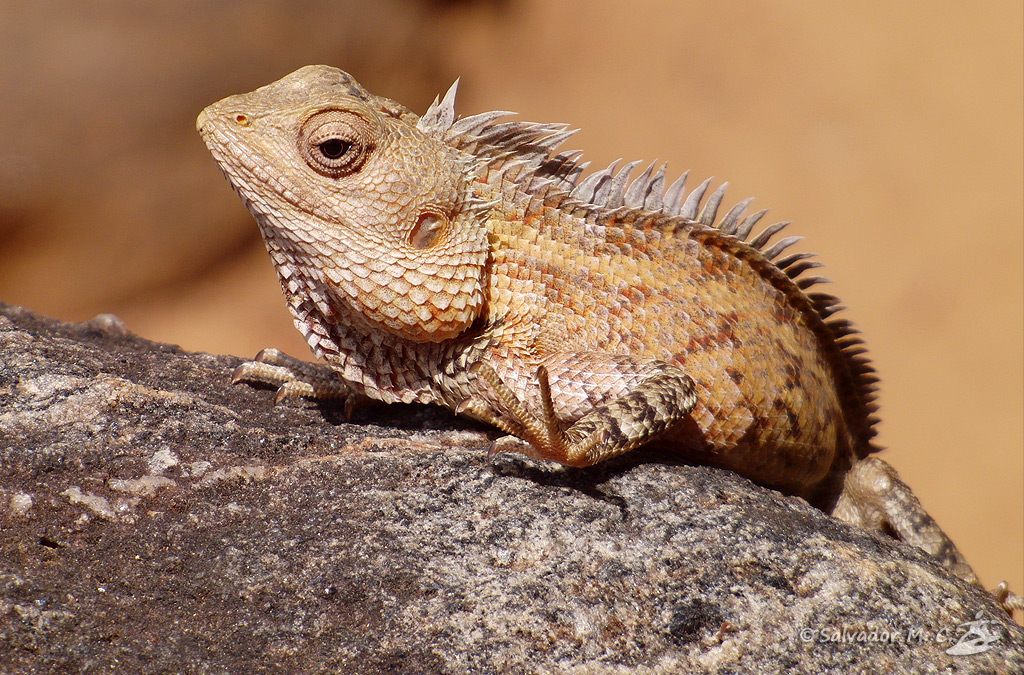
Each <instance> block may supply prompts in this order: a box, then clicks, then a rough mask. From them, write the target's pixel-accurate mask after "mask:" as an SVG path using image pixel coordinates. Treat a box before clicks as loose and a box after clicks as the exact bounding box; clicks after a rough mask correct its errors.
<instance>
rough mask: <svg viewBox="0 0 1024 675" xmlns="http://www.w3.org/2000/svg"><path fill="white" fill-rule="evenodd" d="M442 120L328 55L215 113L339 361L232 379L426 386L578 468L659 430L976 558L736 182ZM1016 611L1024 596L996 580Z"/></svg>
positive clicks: (281, 363) (515, 439) (330, 356)
mask: <svg viewBox="0 0 1024 675" xmlns="http://www.w3.org/2000/svg"><path fill="white" fill-rule="evenodd" d="M457 84H458V83H457V82H456V85H453V86H452V88H451V89H450V90H449V91H448V93H447V94H446V95H445V96H444V97H443V98H442V99H440V100H437V99H435V101H434V103H433V104H432V105H431V106H430V108H429V109H428V110H427V112H426V113H425V114H424V115H423V116H417V115H416V114H414V113H413V112H412V111H410V110H409V109H407V108H405V107H404V106H402V105H400V104H398V103H396V102H394V101H392V100H390V99H387V98H382V97H378V96H375V95H373V94H370V93H369V92H367V91H366V90H365V89H364V88H363V87H362V86H360V85H359V84H358V83H357V82H356V81H355V79H353V78H352V77H351V76H350V75H348V74H347V73H344V72H342V71H340V70H337V69H335V68H330V67H326V66H307V67H305V68H301V69H300V70H298V71H296V72H294V73H292V74H290V75H288V76H286V77H284V78H283V79H281V80H279V81H277V82H274V83H272V84H270V85H267V86H265V87H261V88H260V89H257V90H256V91H253V92H251V93H248V94H241V95H237V96H231V97H228V98H225V99H224V100H222V101H219V102H217V103H214V104H213V105H211V106H209V107H208V108H206V109H205V110H204V111H203V112H202V114H201V115H200V116H199V120H198V122H197V127H198V129H199V132H200V134H201V135H202V138H203V140H204V141H205V143H206V145H207V147H208V148H209V150H210V152H211V153H212V154H213V156H214V158H215V159H216V161H217V163H218V164H219V165H220V168H221V170H222V171H223V173H224V174H225V176H226V177H227V179H228V181H229V182H230V184H231V185H232V187H233V188H234V189H235V191H236V192H237V193H238V194H239V195H240V196H241V198H242V200H243V201H244V202H245V204H246V206H247V207H248V208H249V210H250V211H251V212H252V214H253V216H254V217H255V219H256V221H257V223H258V224H259V228H260V231H261V233H262V235H263V239H264V242H265V243H266V246H267V249H268V251H269V253H270V256H271V258H272V260H273V262H274V265H275V267H276V268H277V273H278V276H279V278H280V282H281V286H282V288H283V290H284V293H285V296H286V298H287V302H288V307H289V309H290V310H291V313H292V315H293V317H294V321H295V325H296V327H297V328H298V329H299V331H300V332H301V333H302V335H303V336H304V337H305V339H306V341H307V342H308V343H309V346H310V347H311V349H312V351H313V353H314V354H315V356H316V357H317V358H318V359H322V360H324V361H326V363H327V367H324V366H321V365H315V364H311V363H306V362H302V361H300V360H298V359H294V358H292V357H289V356H287V355H285V354H282V353H281V352H278V351H277V350H271V349H268V350H264V351H263V352H261V353H260V355H258V356H257V358H256V360H255V361H252V362H248V363H246V364H243V365H242V366H241V367H240V368H239V369H238V370H237V371H236V373H235V380H236V381H249V382H260V383H268V384H272V385H274V386H278V387H279V391H278V399H279V400H280V399H281V398H284V397H286V396H291V395H302V396H313V397H330V396H337V397H343V398H346V399H347V402H348V404H351V403H353V402H356V401H360V400H364V399H373V400H377V401H383V402H387V403H392V402H406V403H408V402H414V401H416V402H421V403H432V404H438V405H442V406H446V407H448V408H450V409H452V410H454V411H455V412H457V413H462V414H466V415H469V416H472V417H474V418H477V419H480V420H483V421H485V422H487V423H490V424H492V425H494V426H496V427H498V428H500V429H502V430H503V431H505V432H506V433H507V434H509V436H506V437H504V438H501V439H499V440H498V441H496V443H495V445H494V446H493V447H492V452H494V451H501V450H515V451H518V452H521V453H523V454H526V455H528V456H531V457H534V458H539V459H544V460H551V461H555V462H560V463H562V464H565V465H570V466H576V467H582V466H588V465H592V464H594V463H596V462H599V461H601V460H603V459H606V458H609V457H612V456H615V455H619V454H622V453H625V452H628V451H630V450H632V449H634V448H636V447H638V446H641V445H646V444H656V445H658V446H661V447H665V448H669V449H671V451H672V452H674V453H677V454H678V456H680V457H682V458H685V459H687V460H689V461H697V462H701V463H705V464H709V465H713V466H716V467H723V468H726V469H730V470H732V471H735V472H737V473H739V474H742V475H744V476H746V477H748V478H750V479H752V480H754V481H755V482H757V483H760V484H762V485H766V486H770V487H773V488H777V489H779V490H782V491H784V492H787V493H789V494H793V495H797V496H800V497H803V498H804V499H806V500H807V501H808V502H810V503H811V504H813V505H815V506H817V507H818V508H820V509H822V510H824V511H826V512H828V513H831V514H832V515H834V516H836V517H838V518H840V519H842V520H844V521H847V522H849V523H853V524H855V525H858V526H861V527H865V528H871V529H878V530H884V531H886V532H889V533H890V534H892V535H894V536H895V537H897V538H899V539H901V540H903V541H905V542H909V543H911V544H915V545H917V546H919V547H921V548H923V549H924V550H925V551H927V552H929V553H930V554H932V555H934V556H935V557H936V558H938V559H939V560H940V561H941V562H942V563H943V564H944V565H945V566H946V567H947V568H949V569H950V570H951V571H952V572H953V573H955V574H957V575H959V576H960V577H962V578H964V579H966V580H968V581H970V582H972V583H977V582H978V580H977V577H976V576H975V574H974V572H973V571H972V570H971V568H970V566H969V565H968V564H967V562H966V561H965V560H964V558H963V556H962V555H961V554H960V552H959V551H958V550H957V548H956V546H954V544H953V543H952V541H950V539H949V537H947V536H946V535H945V533H944V532H943V531H942V530H941V529H940V528H939V526H938V525H937V524H936V523H935V521H934V520H933V519H932V518H931V517H930V516H929V515H928V513H927V512H926V511H925V510H924V508H923V507H922V506H921V504H920V502H919V501H918V499H917V498H916V497H915V496H914V494H913V492H912V491H911V490H910V488H909V487H907V486H906V484H904V483H903V482H902V481H901V480H900V479H899V477H898V476H897V475H896V473H895V471H894V470H893V469H892V468H891V467H890V466H889V465H888V464H887V463H885V462H884V461H883V460H881V459H879V458H877V457H876V456H875V454H874V453H876V452H877V450H878V448H877V447H876V445H875V444H874V443H873V437H874V436H875V429H874V427H875V423H876V418H875V415H874V413H875V411H876V403H875V396H876V391H875V384H876V377H875V375H874V372H873V369H872V367H871V365H870V363H869V362H868V359H867V358H866V357H865V349H864V346H863V344H862V341H861V339H860V338H859V336H858V334H857V331H856V330H855V329H854V328H853V326H852V325H851V324H850V322H849V321H848V320H846V319H843V318H837V317H835V316H834V314H835V313H836V312H837V311H838V310H839V309H841V308H840V307H839V301H838V300H837V299H836V298H835V297H834V296H832V295H829V294H826V293H823V292H821V291H820V290H819V284H820V283H821V282H822V281H824V280H823V279H821V278H820V277H816V276H809V275H808V274H806V272H807V271H808V270H810V269H812V268H815V267H818V266H819V263H817V262H816V261H813V260H810V259H809V258H810V257H811V255H810V254H807V253H795V254H792V253H790V254H786V249H788V248H789V247H790V246H791V245H792V244H794V243H795V242H796V241H797V240H798V239H799V238H798V237H786V238H782V239H778V240H775V239H774V238H775V235H776V234H777V233H778V232H779V231H780V230H781V229H782V228H783V227H784V226H785V225H786V223H778V224H775V225H771V226H769V227H767V228H765V229H764V230H763V231H761V233H760V234H758V235H756V236H751V232H752V230H753V228H754V226H755V225H756V224H757V223H758V222H759V221H760V220H761V218H762V216H763V215H764V211H758V212H756V213H753V214H750V215H746V211H747V208H748V206H749V204H750V201H751V200H745V201H742V202H740V203H739V204H737V205H736V206H735V207H733V208H732V209H730V210H729V211H728V212H727V213H725V214H724V215H723V216H721V217H719V210H720V205H721V203H722V199H723V195H724V190H725V185H722V186H721V187H719V188H718V189H716V190H715V191H713V192H711V193H710V194H708V185H709V181H704V182H703V183H701V184H700V185H699V186H697V187H696V188H695V189H693V190H692V191H690V192H688V193H687V191H686V187H685V184H686V174H683V176H682V177H681V178H680V179H679V180H677V181H676V182H674V183H673V184H671V185H670V186H668V187H666V178H665V177H666V171H665V167H664V165H662V166H660V167H656V166H655V165H651V166H650V167H649V168H647V169H646V170H645V171H643V172H642V173H641V174H640V175H639V177H637V178H635V179H634V180H632V181H630V180H629V178H630V175H631V173H632V171H633V170H634V169H635V167H636V165H637V164H638V163H635V162H634V163H631V164H627V165H625V166H624V167H623V168H621V169H619V168H617V163H613V164H612V166H610V167H608V168H607V169H604V170H603V171H597V172H593V173H591V174H590V175H589V176H588V177H585V178H584V177H583V174H584V169H585V168H586V163H584V162H582V161H581V158H580V153H578V152H558V151H557V149H558V148H559V146H560V145H561V144H562V143H563V142H564V141H565V140H566V139H568V138H569V136H570V135H571V134H572V133H573V130H572V129H569V128H568V127H567V126H566V125H563V124H540V123H531V122H522V121H509V120H508V119H507V118H508V117H509V115H511V113H508V112H504V111H495V112H486V113H482V114H478V115H473V116H469V117H464V118H461V119H460V118H458V117H457V116H456V114H455V107H454V102H455V92H456V86H457ZM996 592H997V595H998V597H999V600H1000V601H1001V602H1002V603H1003V605H1004V606H1005V607H1007V608H1021V607H1024V603H1022V602H1021V598H1020V597H1019V596H1015V595H1013V594H1011V593H1008V591H1007V590H1006V588H1005V585H1002V586H1000V588H999V589H997V591H996Z"/></svg>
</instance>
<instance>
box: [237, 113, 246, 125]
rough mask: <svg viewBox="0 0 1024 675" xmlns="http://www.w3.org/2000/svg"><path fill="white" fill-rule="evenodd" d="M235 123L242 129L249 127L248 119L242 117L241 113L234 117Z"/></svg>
mask: <svg viewBox="0 0 1024 675" xmlns="http://www.w3.org/2000/svg"><path fill="white" fill-rule="evenodd" d="M235 121H236V122H238V124H239V125H241V126H243V127H247V126H249V118H248V117H247V116H245V115H243V114H242V113H238V114H237V115H235Z"/></svg>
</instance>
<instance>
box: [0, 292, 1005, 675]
mask: <svg viewBox="0 0 1024 675" xmlns="http://www.w3.org/2000/svg"><path fill="white" fill-rule="evenodd" d="M238 363H239V359H237V358H234V357H228V356H211V355H209V354H191V353H187V352H184V351H182V350H181V349H179V348H177V347H173V346H169V345H163V344H156V343H152V342H148V341H146V340H144V339H141V338H139V337H136V336H134V335H132V334H131V333H130V332H128V331H127V329H125V328H124V327H123V326H122V325H121V324H120V322H119V321H117V320H116V318H114V317H110V316H105V317H100V318H98V319H96V320H94V321H92V322H86V323H84V324H78V325H71V324H64V323H60V322H57V321H53V320H49V319H45V318H42V317H39V316H36V315H33V314H31V313H30V312H28V311H26V310H23V309H19V308H14V307H8V306H0V514H2V515H0V524H2V529H0V670H3V672H5V673H29V672H53V671H62V672H63V671H74V672H99V671H111V672H113V671H116V672H131V673H151V672H202V673H228V672H231V673H241V672H304V673H317V672H325V673H326V672H333V673H340V672H344V673H431V674H438V673H453V674H456V673H469V672H471V673H534V672H538V673H554V672H558V673H578V674H584V673H678V672H695V673H705V672H707V673H712V672H715V673H717V672H781V671H783V670H785V671H787V672H791V673H823V672H849V671H865V672H867V671H870V672H946V671H947V669H948V670H949V671H954V670H955V671H956V672H1000V673H1010V672H1017V673H1019V672H1022V669H1024V646H1022V645H1024V631H1022V630H1021V628H1020V627H1019V626H1018V625H1017V624H1015V623H1013V621H1011V620H1010V619H1009V618H1007V617H1006V616H1005V615H1004V614H1002V613H1001V612H1000V611H999V610H998V608H997V607H996V605H995V604H994V602H993V601H992V599H991V598H990V597H989V596H988V595H987V594H986V593H985V592H983V591H982V590H980V589H977V588H973V587H971V586H969V585H966V584H964V583H962V582H961V581H959V580H957V579H954V578H951V577H950V576H949V575H948V574H946V573H945V572H944V571H943V570H942V569H941V568H939V567H938V566H937V565H936V564H934V563H933V562H932V561H931V560H930V559H929V558H928V557H927V556H926V555H925V554H924V553H922V552H920V551H918V550H916V549H914V548H911V547H908V546H904V545H902V544H899V543H898V542H894V541H892V540H889V539H887V538H886V537H884V536H877V535H874V534H870V533H867V532H863V531H859V530H856V529H853V528H850V527H847V526H845V525H843V524H842V523H839V522H838V521H836V520H834V519H832V518H829V517H827V516H825V515H824V514H822V513H821V512H819V511H817V510H815V509H813V508H811V507H809V506H808V505H807V504H805V503H804V502H802V501H801V500H798V499H795V498H791V497H786V496H783V495H780V494H779V493H777V492H773V491H771V490H766V489H764V488H761V487H758V486H755V485H753V484H751V483H750V482H749V481H746V480H744V479H742V478H740V477H738V476H736V475H734V474H731V473H729V472H725V471H719V470H715V469H710V468H706V467H700V466H687V465H683V464H678V463H673V462H672V461H671V458H666V457H659V456H655V455H652V454H651V453H643V452H641V453H636V454H634V455H633V456H627V457H624V458H620V459H619V460H616V461H613V462H608V463H606V464H603V465H599V466H597V467H594V468H592V469H587V470H572V469H564V468H561V467H556V466H551V465H545V464H540V463H536V462H533V461H530V460H527V459H524V458H521V457H518V456H498V457H496V458H495V459H494V460H493V461H489V460H488V459H487V455H486V450H487V447H488V445H489V443H490V441H491V440H492V439H493V438H494V437H495V435H494V433H493V432H492V431H490V430H489V429H487V428H486V427H483V426H480V425H476V424H474V423H472V422H468V421H464V420H460V419H458V418H455V417H454V416H452V415H451V414H450V413H449V412H447V411H445V410H440V409H432V408H427V407H416V406H376V407H374V406H371V407H366V408H361V409H359V410H357V411H356V413H355V416H354V420H353V422H352V423H346V422H344V421H343V415H342V411H341V408H340V407H339V406H336V405H333V406H326V405H320V404H315V403H312V402H295V403H288V404H283V405H280V406H274V405H272V399H273V394H272V392H269V391H266V390H257V389H253V388H251V387H248V386H231V384H230V373H231V371H232V369H233V368H234V367H235V366H236V365H237V364H238ZM971 622H974V623H973V624H972V623H971ZM972 630H973V632H971V631H972ZM961 638H963V639H961ZM972 650H973V651H974V652H976V653H969V652H971V651H972Z"/></svg>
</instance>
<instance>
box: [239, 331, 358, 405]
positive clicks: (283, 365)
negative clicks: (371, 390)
mask: <svg viewBox="0 0 1024 675" xmlns="http://www.w3.org/2000/svg"><path fill="white" fill-rule="evenodd" d="M239 382H245V383H248V384H263V385H269V386H271V387H277V395H276V396H275V397H274V403H275V404H277V403H280V402H281V401H284V400H285V399H287V398H291V397H294V396H304V397H306V398H316V399H338V398H341V399H345V418H346V419H348V418H349V417H350V416H351V414H352V410H353V409H354V408H355V407H357V406H358V404H359V403H360V401H361V398H362V397H357V396H355V395H353V393H352V392H351V391H350V390H349V388H348V387H346V386H345V383H344V382H342V381H341V380H340V379H339V378H338V375H337V373H335V372H334V371H333V370H331V368H330V367H329V366H325V365H321V364H317V363H310V362H308V361H303V360H301V359H297V358H295V357H294V356H288V355H287V354H285V353H284V352H282V351H281V350H279V349H274V348H273V347H268V348H267V349H263V350H261V351H260V353H259V354H257V355H256V358H255V359H253V360H252V361H246V362H245V363H243V364H242V365H240V366H238V367H237V368H235V370H234V372H233V373H232V374H231V383H232V384H238V383H239Z"/></svg>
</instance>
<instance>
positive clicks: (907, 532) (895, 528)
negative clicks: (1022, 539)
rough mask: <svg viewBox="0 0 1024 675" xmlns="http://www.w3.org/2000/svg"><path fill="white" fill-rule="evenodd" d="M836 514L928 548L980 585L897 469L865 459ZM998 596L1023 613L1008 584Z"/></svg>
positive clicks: (853, 474) (854, 471) (855, 470)
mask: <svg viewBox="0 0 1024 675" xmlns="http://www.w3.org/2000/svg"><path fill="white" fill-rule="evenodd" d="M832 515H833V516H835V517H836V518H839V519H840V520H844V521H846V522H848V523H851V524H853V525H857V526H858V527H862V528H865V529H871V530H882V531H886V532H889V533H890V534H892V535H893V536H894V537H896V538H897V539H899V540H900V541H903V542H906V543H908V544H913V545H914V546H917V547H918V548H920V549H923V550H924V551H925V552H927V553H929V554H930V555H932V556H933V557H935V558H936V559H938V561H939V562H940V563H942V565H943V567H945V568H946V569H948V570H949V571H950V572H952V573H953V574H955V575H956V576H958V577H960V578H961V579H963V580H965V581H967V582H969V583H972V584H975V585H978V586H980V585H981V583H980V582H979V581H978V575H976V574H975V573H974V570H973V569H971V566H970V565H969V564H968V563H967V560H966V559H965V558H964V556H963V554H962V553H960V550H959V549H958V548H957V547H956V545H955V544H954V543H953V541H952V540H951V539H950V538H949V536H948V535H947V534H946V533H945V532H943V531H942V528H941V527H939V524H938V523H936V522H935V520H934V519H933V518H932V517H931V516H930V515H929V514H928V512H927V511H925V509H924V507H923V506H922V505H921V502H920V501H919V500H918V498H917V496H916V495H915V494H914V493H913V491H911V489H910V488H909V487H908V486H907V484H906V483H904V482H903V481H902V480H900V477H899V475H898V474H897V473H896V470H895V469H893V468H892V467H891V466H889V465H888V464H887V463H885V462H884V461H882V460H881V459H878V458H877V457H865V458H864V459H861V460H860V461H858V462H856V463H855V464H854V465H853V467H852V468H851V469H850V471H849V472H848V473H847V474H846V482H845V483H844V485H843V491H842V493H840V495H839V500H838V502H836V506H835V509H833V511H832ZM993 593H994V595H995V596H996V599H997V601H998V602H999V604H1000V605H1002V606H1003V609H1005V610H1006V611H1007V612H1012V611H1013V610H1015V609H1021V610H1024V598H1022V597H1021V596H1019V595H1016V594H1014V593H1011V592H1010V591H1009V590H1008V589H1007V588H1006V584H1005V583H1002V584H1000V585H999V587H998V588H996V590H995V591H994V592H993Z"/></svg>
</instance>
